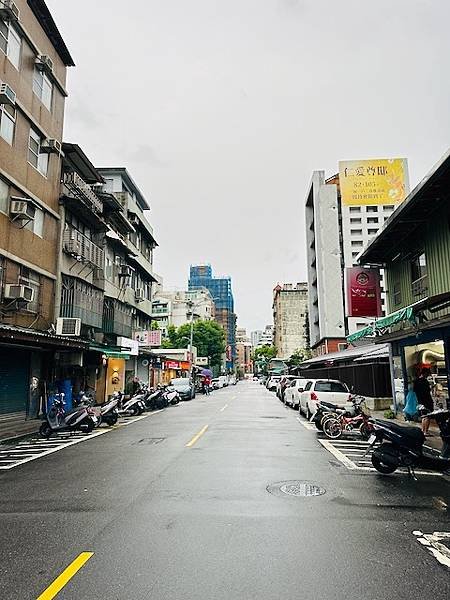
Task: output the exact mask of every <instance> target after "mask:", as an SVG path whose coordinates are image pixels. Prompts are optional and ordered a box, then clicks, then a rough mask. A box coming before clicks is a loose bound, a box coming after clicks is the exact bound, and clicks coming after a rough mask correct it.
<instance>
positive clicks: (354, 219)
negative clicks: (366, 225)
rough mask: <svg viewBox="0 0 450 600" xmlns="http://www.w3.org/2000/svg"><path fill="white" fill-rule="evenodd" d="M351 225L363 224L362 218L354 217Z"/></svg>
mask: <svg viewBox="0 0 450 600" xmlns="http://www.w3.org/2000/svg"><path fill="white" fill-rule="evenodd" d="M350 223H352V224H354V225H356V224H357V223H361V217H353V218H351V219H350Z"/></svg>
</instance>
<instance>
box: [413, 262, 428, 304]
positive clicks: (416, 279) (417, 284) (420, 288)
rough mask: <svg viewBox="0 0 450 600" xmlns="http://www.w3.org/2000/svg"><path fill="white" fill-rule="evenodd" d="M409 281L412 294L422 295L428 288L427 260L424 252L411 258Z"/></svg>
mask: <svg viewBox="0 0 450 600" xmlns="http://www.w3.org/2000/svg"><path fill="white" fill-rule="evenodd" d="M410 264H411V281H412V293H413V296H422V295H423V294H425V292H426V291H427V290H428V277H427V261H426V257H425V253H424V252H422V253H421V254H418V255H417V256H415V257H414V258H413V259H412V260H411V263H410Z"/></svg>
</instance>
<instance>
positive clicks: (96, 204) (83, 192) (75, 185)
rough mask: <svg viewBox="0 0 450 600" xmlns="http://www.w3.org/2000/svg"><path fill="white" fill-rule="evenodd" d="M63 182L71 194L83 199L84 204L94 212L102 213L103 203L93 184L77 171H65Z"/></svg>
mask: <svg viewBox="0 0 450 600" xmlns="http://www.w3.org/2000/svg"><path fill="white" fill-rule="evenodd" d="M63 184H64V185H65V187H66V189H67V191H68V192H69V195H70V196H72V197H74V198H77V199H78V200H81V202H83V204H85V205H87V207H88V208H89V209H90V210H92V211H93V212H95V213H97V214H99V215H101V214H102V212H103V203H102V201H101V200H100V199H99V198H98V196H97V194H96V193H95V192H94V191H93V189H92V188H91V186H90V185H89V184H87V183H86V182H85V181H84V180H83V179H82V178H81V177H80V176H79V175H78V173H76V172H75V171H72V172H71V173H64V175H63Z"/></svg>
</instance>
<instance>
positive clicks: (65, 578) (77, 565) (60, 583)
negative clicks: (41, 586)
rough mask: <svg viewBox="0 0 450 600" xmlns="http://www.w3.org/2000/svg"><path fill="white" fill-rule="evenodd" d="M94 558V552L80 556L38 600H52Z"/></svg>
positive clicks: (83, 553)
mask: <svg viewBox="0 0 450 600" xmlns="http://www.w3.org/2000/svg"><path fill="white" fill-rule="evenodd" d="M93 556H94V553H93V552H82V553H81V554H80V556H77V558H76V559H75V560H74V561H73V562H72V563H70V565H69V566H68V567H67V568H66V569H64V571H63V572H62V573H61V575H59V577H57V578H56V579H55V581H54V582H53V583H52V584H51V585H50V586H49V587H48V588H47V589H46V590H45V591H44V592H42V594H41V595H40V596H38V598H37V600H52V599H53V598H55V596H56V595H57V594H59V592H60V591H61V590H62V589H63V587H64V586H65V585H67V584H68V583H69V581H70V580H71V579H72V577H73V576H74V575H76V574H77V573H78V571H79V570H80V569H81V567H83V566H84V565H85V564H86V563H87V561H88V560H89V559H90V558H92V557H93Z"/></svg>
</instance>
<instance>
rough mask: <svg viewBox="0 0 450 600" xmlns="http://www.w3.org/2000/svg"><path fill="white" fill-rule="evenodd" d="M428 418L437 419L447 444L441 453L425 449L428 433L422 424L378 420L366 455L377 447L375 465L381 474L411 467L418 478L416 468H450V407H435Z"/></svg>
mask: <svg viewBox="0 0 450 600" xmlns="http://www.w3.org/2000/svg"><path fill="white" fill-rule="evenodd" d="M427 417H429V418H430V419H433V420H434V421H436V423H437V424H438V426H439V430H440V434H441V438H442V441H443V442H444V446H443V448H442V452H441V454H440V455H436V454H433V453H432V452H430V451H429V450H428V449H427V448H424V443H425V436H424V434H423V433H422V430H421V429H419V428H418V427H404V426H403V425H398V424H397V423H392V422H391V421H384V420H381V419H375V420H374V422H373V425H374V429H375V432H374V433H373V434H372V435H371V436H370V438H369V448H368V449H367V452H366V455H367V454H369V452H370V450H371V449H372V448H374V446H375V444H377V443H379V444H380V445H379V446H375V449H374V450H373V453H372V464H373V466H374V467H375V469H376V470H377V471H379V472H380V473H384V474H388V473H394V471H396V470H397V469H398V468H399V467H404V468H407V469H408V472H409V474H410V476H412V477H413V478H414V479H417V478H416V475H415V472H414V469H416V468H420V469H425V470H427V471H437V472H438V473H444V472H446V471H448V470H450V410H435V411H433V412H431V413H428V415H427Z"/></svg>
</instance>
